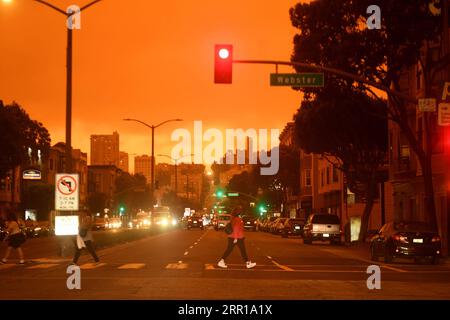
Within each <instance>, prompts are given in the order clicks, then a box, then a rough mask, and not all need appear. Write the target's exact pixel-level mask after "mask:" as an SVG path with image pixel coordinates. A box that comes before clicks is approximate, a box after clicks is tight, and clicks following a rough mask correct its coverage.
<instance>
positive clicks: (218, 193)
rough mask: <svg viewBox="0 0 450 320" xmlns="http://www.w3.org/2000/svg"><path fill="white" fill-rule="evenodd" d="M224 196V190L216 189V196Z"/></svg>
mask: <svg viewBox="0 0 450 320" xmlns="http://www.w3.org/2000/svg"><path fill="white" fill-rule="evenodd" d="M223 196H224V192H223V191H222V190H217V191H216V197H217V198H222V197H223Z"/></svg>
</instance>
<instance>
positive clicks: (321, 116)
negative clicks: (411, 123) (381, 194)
mask: <svg viewBox="0 0 450 320" xmlns="http://www.w3.org/2000/svg"><path fill="white" fill-rule="evenodd" d="M383 103H384V102H382V101H379V100H377V99H374V98H371V97H369V96H368V95H367V94H366V93H364V92H362V91H359V90H355V89H354V88H347V89H346V90H343V89H342V88H337V87H332V86H327V90H323V91H321V92H319V93H317V94H316V95H314V97H313V98H309V99H307V100H305V101H303V103H302V105H301V107H300V109H299V110H298V112H297V114H296V116H295V124H296V133H297V134H296V135H297V143H298V145H299V146H300V147H301V148H302V149H304V150H305V151H306V152H312V153H316V154H321V155H322V156H324V157H325V158H326V159H328V160H329V161H330V162H331V163H332V164H333V166H334V167H336V168H338V169H340V170H341V171H343V172H344V174H345V177H346V180H347V181H346V183H347V186H348V187H349V189H350V190H351V191H352V192H354V193H356V194H359V195H362V196H363V199H364V200H365V203H366V206H365V208H364V212H363V215H362V217H361V229H360V234H359V238H360V241H364V239H365V238H366V234H367V229H368V223H369V217H370V214H371V211H372V207H373V204H374V201H375V198H376V196H377V194H378V191H377V186H378V183H379V182H381V178H382V175H380V169H381V168H382V167H383V166H384V165H385V164H386V152H387V125H386V124H387V123H386V120H385V118H384V110H385V108H384V107H383V106H382V104H383Z"/></svg>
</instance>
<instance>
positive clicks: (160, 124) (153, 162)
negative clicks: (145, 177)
mask: <svg viewBox="0 0 450 320" xmlns="http://www.w3.org/2000/svg"><path fill="white" fill-rule="evenodd" d="M123 120H124V121H135V122H139V123H140V124H143V125H144V126H146V127H148V128H150V129H152V159H151V162H152V163H151V180H152V181H151V183H150V186H151V193H152V205H153V191H154V187H155V129H156V128H158V127H161V126H162V125H164V124H166V123H168V122H172V121H183V119H170V120H166V121H163V122H161V123H159V124H157V125H150V124H148V123H145V122H144V121H141V120H137V119H130V118H127V119H123Z"/></svg>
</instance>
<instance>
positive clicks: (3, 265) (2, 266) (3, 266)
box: [0, 264, 16, 270]
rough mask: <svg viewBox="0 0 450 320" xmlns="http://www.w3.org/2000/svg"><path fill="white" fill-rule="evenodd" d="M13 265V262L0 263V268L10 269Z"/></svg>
mask: <svg viewBox="0 0 450 320" xmlns="http://www.w3.org/2000/svg"><path fill="white" fill-rule="evenodd" d="M15 266H16V265H15V264H0V270H6V269H10V268H12V267H15Z"/></svg>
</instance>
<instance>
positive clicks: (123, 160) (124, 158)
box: [119, 151, 128, 172]
mask: <svg viewBox="0 0 450 320" xmlns="http://www.w3.org/2000/svg"><path fill="white" fill-rule="evenodd" d="M119 169H120V170H122V171H123V172H128V153H126V152H123V151H120V152H119Z"/></svg>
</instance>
